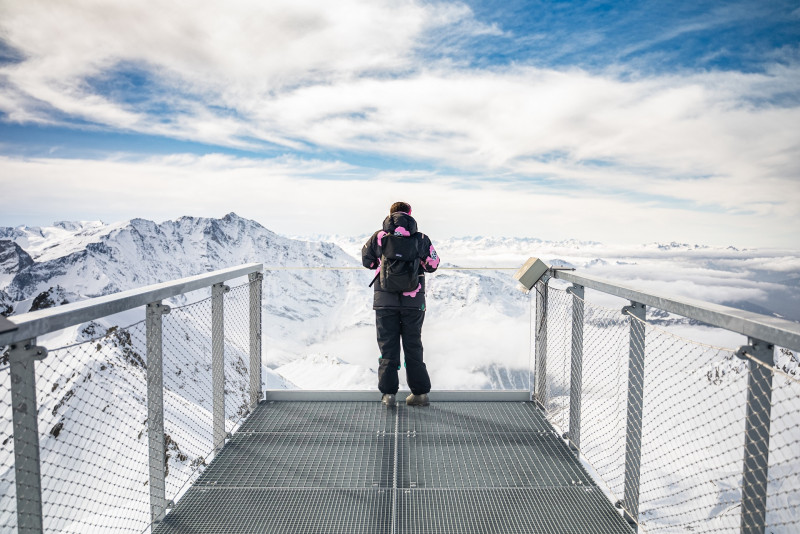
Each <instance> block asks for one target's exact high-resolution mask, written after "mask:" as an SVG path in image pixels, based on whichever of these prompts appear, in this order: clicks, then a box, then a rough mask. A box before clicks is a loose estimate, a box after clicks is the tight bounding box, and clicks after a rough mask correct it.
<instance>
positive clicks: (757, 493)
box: [737, 338, 775, 534]
mask: <svg viewBox="0 0 800 534" xmlns="http://www.w3.org/2000/svg"><path fill="white" fill-rule="evenodd" d="M748 341H749V343H750V345H749V346H744V347H741V348H740V349H739V352H738V353H737V355H738V356H739V357H740V358H744V359H748V360H750V358H749V357H752V358H753V359H755V360H756V361H749V362H748V364H749V367H750V369H749V373H748V375H747V415H746V416H745V429H744V467H743V472H742V519H741V533H742V534H764V532H765V529H766V515H767V484H768V479H767V475H768V471H769V431H770V420H771V419H770V418H771V408H772V376H773V374H774V372H773V366H774V365H775V360H774V354H775V346H774V345H772V344H770V343H767V342H765V341H761V340H759V339H752V338H750V339H748ZM748 356H749V357H748Z"/></svg>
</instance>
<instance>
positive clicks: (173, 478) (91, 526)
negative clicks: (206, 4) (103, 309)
mask: <svg viewBox="0 0 800 534" xmlns="http://www.w3.org/2000/svg"><path fill="white" fill-rule="evenodd" d="M250 285H251V284H244V285H242V286H239V287H236V288H233V289H232V290H231V291H230V292H229V293H228V294H226V295H225V297H224V302H225V360H224V361H225V391H226V398H225V416H226V421H225V425H226V429H227V430H228V431H233V430H234V429H235V428H236V427H237V426H238V424H239V423H240V422H241V421H242V420H243V418H244V417H246V415H247V414H248V413H249V409H250V408H249V394H248V385H249V374H250V371H249V302H248V289H249V286H250ZM74 330H75V337H74V338H73V339H75V343H73V344H70V345H68V346H63V347H61V348H56V349H50V350H49V351H48V354H47V357H46V358H44V359H43V360H42V361H37V362H36V363H35V377H36V396H37V408H38V427H39V438H38V439H39V454H40V470H41V487H42V511H43V526H44V531H45V532H89V531H92V532H94V531H112V532H137V533H138V532H142V531H145V530H147V528H148V526H149V524H150V513H151V511H150V488H149V471H148V430H147V417H148V409H147V349H146V344H147V339H146V338H147V335H146V324H145V321H142V322H139V323H136V324H133V325H131V326H127V327H118V326H112V327H110V328H109V327H107V326H103V325H102V324H101V323H99V322H90V323H88V324H84V325H81V327H78V328H76V329H74ZM66 334H69V332H66ZM57 339H63V336H59V337H58V338H57ZM40 344H42V343H40ZM162 350H163V377H164V449H165V450H164V457H165V466H166V479H165V483H166V498H167V499H168V500H169V499H174V500H177V498H178V497H179V496H180V495H181V493H182V492H183V491H185V489H186V488H187V487H188V486H189V484H190V483H191V482H192V481H193V480H194V479H196V477H197V476H199V474H200V473H201V472H202V469H203V468H204V466H205V465H206V464H207V463H208V460H209V456H210V455H211V454H212V451H213V447H212V445H211V424H212V420H211V411H212V404H213V398H212V395H211V299H205V300H201V301H199V302H197V303H194V304H189V305H186V306H181V307H174V308H173V309H172V310H171V312H170V313H169V314H168V315H164V316H163V345H162ZM9 383H10V372H9V366H8V365H7V364H5V363H4V364H2V365H0V385H1V386H2V390H0V391H2V397H0V418H1V419H0V424H2V425H3V426H2V428H3V429H7V430H6V431H4V435H3V436H2V438H0V439H1V440H2V441H0V444H2V447H1V448H0V465H1V466H2V467H1V468H0V469H1V471H0V524H2V525H3V529H7V530H9V531H15V530H16V528H17V526H18V521H19V518H18V516H17V503H16V488H15V474H14V469H15V459H14V438H13V426H12V415H11V397H10V387H9ZM31 447H33V444H30V445H29V446H27V447H25V448H24V449H23V450H25V451H28V450H31Z"/></svg>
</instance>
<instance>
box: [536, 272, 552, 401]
mask: <svg viewBox="0 0 800 534" xmlns="http://www.w3.org/2000/svg"><path fill="white" fill-rule="evenodd" d="M549 279H550V277H549V276H546V275H545V276H544V277H542V279H541V280H540V281H539V282H536V285H535V286H534V287H535V289H536V323H535V324H534V325H533V328H534V331H535V336H534V339H535V340H536V351H535V361H534V368H535V369H536V375H535V376H536V383H535V384H534V395H533V398H534V400H535V401H536V402H537V403H538V404H539V406H540V407H541V408H542V409H545V406H546V404H547V282H548V280H549Z"/></svg>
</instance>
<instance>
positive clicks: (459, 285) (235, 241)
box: [0, 213, 800, 531]
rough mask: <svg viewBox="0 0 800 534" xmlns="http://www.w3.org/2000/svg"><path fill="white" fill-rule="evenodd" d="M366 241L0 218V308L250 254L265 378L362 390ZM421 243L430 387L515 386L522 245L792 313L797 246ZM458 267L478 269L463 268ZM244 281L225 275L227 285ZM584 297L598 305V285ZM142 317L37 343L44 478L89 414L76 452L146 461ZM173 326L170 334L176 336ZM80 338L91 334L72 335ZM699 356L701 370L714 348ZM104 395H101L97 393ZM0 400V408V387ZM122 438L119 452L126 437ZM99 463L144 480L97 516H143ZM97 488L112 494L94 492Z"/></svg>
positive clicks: (195, 367)
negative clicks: (11, 224)
mask: <svg viewBox="0 0 800 534" xmlns="http://www.w3.org/2000/svg"><path fill="white" fill-rule="evenodd" d="M367 237H368V236H358V237H341V236H332V237H324V238H321V237H319V236H317V237H315V238H300V239H292V238H287V237H283V236H279V235H276V234H275V233H273V232H271V231H269V230H268V229H266V228H265V227H263V226H262V225H260V224H258V223H257V222H255V221H251V220H247V219H244V218H241V217H239V216H237V215H236V214H233V213H231V214H228V215H226V216H225V217H223V218H221V219H209V218H194V217H182V218H180V219H177V220H174V221H165V222H163V223H160V224H159V223H154V222H152V221H147V220H142V219H134V220H131V221H126V222H122V223H115V224H104V223H101V222H96V221H95V222H85V221H84V222H60V223H56V224H54V225H53V226H51V227H45V228H31V227H17V228H0V313H3V314H5V315H11V314H19V313H25V312H27V311H30V310H35V309H42V308H47V307H52V306H56V305H60V304H63V303H65V302H72V301H75V300H80V299H86V298H91V297H95V296H99V295H106V294H109V293H113V292H116V291H121V290H125V289H129V288H133V287H137V286H142V285H147V284H152V283H157V282H164V281H168V280H172V279H176V278H181V277H185V276H191V275H196V274H199V273H202V272H206V271H212V270H216V269H221V268H224V267H229V266H234V265H239V264H242V263H248V262H259V263H263V264H264V265H265V267H266V271H265V280H264V298H263V302H262V307H263V313H264V315H263V328H264V331H263V334H264V337H263V340H264V364H265V365H266V367H267V369H266V372H265V376H264V381H265V383H266V384H265V386H266V387H267V388H294V387H301V388H309V389H327V388H329V389H348V388H355V389H373V388H375V384H376V368H377V358H378V350H377V345H376V343H375V331H374V318H373V312H372V309H371V303H372V295H371V292H372V290H371V289H370V288H368V287H367V286H368V284H369V282H370V280H371V278H372V273H371V272H370V271H368V270H366V269H363V268H361V262H360V249H361V245H362V244H363V243H364V241H366V238H367ZM434 244H435V245H436V248H437V250H438V252H439V254H440V257H442V258H443V263H442V268H440V270H439V271H437V272H436V273H434V274H433V275H431V276H430V277H429V278H428V312H427V317H426V321H425V328H424V330H425V332H424V334H423V339H424V342H425V350H426V362H427V365H428V368H429V370H430V373H431V378H432V382H433V384H434V388H435V389H480V388H514V389H519V388H527V387H529V383H530V382H529V381H530V378H531V377H530V372H529V369H530V364H531V345H530V337H531V313H532V311H531V299H530V296H529V295H526V294H523V293H522V292H520V291H518V290H517V289H516V283H515V282H514V281H513V279H512V278H511V275H512V274H513V272H514V270H515V269H516V268H517V267H518V266H519V265H521V264H522V263H523V262H524V261H525V260H526V259H527V258H528V257H529V256H537V257H540V258H542V259H544V260H545V261H546V262H547V263H550V264H554V265H556V264H557V265H566V266H574V267H576V268H577V269H579V270H580V271H581V272H583V273H589V274H594V275H597V276H600V277H605V278H609V279H615V280H620V281H624V282H627V283H629V284H630V285H633V286H639V287H645V288H651V289H653V290H655V291H662V292H668V293H675V294H679V295H681V294H683V295H687V296H692V297H695V298H701V299H706V300H711V301H716V302H728V303H734V304H736V303H738V304H740V305H747V306H753V307H758V308H759V309H761V310H764V312H768V313H773V312H777V313H780V314H782V315H784V316H786V317H790V318H796V319H798V318H800V311H798V309H797V305H796V302H797V301H798V300H797V297H798V296H800V295H798V290H799V289H798V288H799V287H800V283H799V282H798V281H800V257H798V254H797V253H796V252H793V251H764V250H756V251H752V250H746V251H742V250H735V249H733V248H729V247H707V246H700V245H687V244H677V243H670V244H648V245H642V246H638V247H614V246H608V245H603V244H600V243H595V242H580V241H573V240H569V241H561V242H553V241H544V240H540V239H535V238H488V237H469V238H451V239H444V240H438V241H437V240H436V239H435V238H434ZM456 267H461V269H458V268H456ZM474 267H481V268H485V267H488V269H471V268H474ZM242 282H243V280H240V281H230V282H229V285H231V286H235V285H237V284H238V283H242ZM554 285H556V284H555V283H554ZM208 293H209V292H208V291H207V290H204V291H199V292H195V294H193V295H189V296H185V297H182V298H178V299H175V300H174V302H170V304H172V305H187V304H188V303H191V302H195V301H198V300H202V299H204V298H205V297H207V296H208ZM244 294H245V293H242V295H244ZM587 298H589V295H588V294H587ZM592 298H594V299H596V300H595V302H598V303H600V304H603V305H605V304H606V301H605V300H603V298H602V297H599V296H597V295H593V296H592ZM239 305H243V303H242V302H240V303H239ZM198 306H200V307H201V308H202V305H198ZM608 307H609V308H612V310H613V309H616V310H618V309H619V302H611V301H608ZM190 309H191V306H189V307H188V308H182V309H179V308H177V307H176V308H175V309H174V310H173V313H171V314H170V315H168V316H167V319H165V321H166V323H169V324H171V325H173V326H172V327H171V328H166V329H165V362H166V363H165V369H164V381H165V387H166V391H165V400H164V402H165V425H166V431H167V433H168V437H169V439H168V443H167V446H168V451H167V458H168V466H169V469H170V473H172V475H171V477H169V478H168V484H172V486H170V490H169V491H170V492H171V493H170V495H173V494H174V492H175V491H178V489H177V488H178V487H179V486H180V485H181V484H182V483H183V481H185V480H186V479H187V477H190V476H192V475H191V473H192V472H193V470H194V469H195V468H196V467H197V466H202V465H203V464H204V462H205V459H206V457H205V455H206V454H207V453H208V452H209V450H210V436H209V435H208V432H209V424H208V420H209V417H210V411H211V401H210V398H211V396H210V393H209V380H210V363H209V362H208V358H207V355H208V351H209V348H208V347H209V345H210V343H209V339H208V338H209V332H208V325H207V324H206V323H204V322H202V321H199V320H197V319H196V318H194V317H193V315H192V313H190V312H189V311H186V310H190ZM243 309H244V308H242V309H240V310H239V313H240V314H241V313H242V310H243ZM202 313H205V314H207V313H208V310H205V311H202ZM202 313H201V312H198V316H200V315H202ZM142 318H143V311H142V310H135V311H131V312H127V313H125V314H122V315H121V316H116V317H112V318H106V319H103V320H99V321H96V322H92V323H89V324H84V325H79V326H77V327H74V328H71V329H68V330H67V331H64V332H61V333H57V334H54V335H52V336H43V337H42V338H41V339H40V340H39V343H41V344H44V345H45V346H48V348H51V349H52V348H56V347H63V346H65V345H70V344H73V343H75V342H84V344H82V345H78V346H77V347H76V348H72V349H69V350H68V351H67V352H66V353H59V356H62V357H57V358H54V357H48V359H46V360H45V361H44V363H43V364H42V365H43V367H40V369H44V371H43V372H41V374H40V375H39V376H38V378H37V385H38V387H39V389H40V391H41V392H43V394H42V395H43V396H42V398H41V399H40V427H41V428H42V429H43V433H44V434H45V435H44V436H43V441H42V458H43V459H42V462H43V465H45V466H47V467H46V469H49V470H50V471H48V473H49V475H54V477H55V478H54V479H56V480H61V479H68V478H69V477H75V476H79V475H80V474H81V473H80V472H79V471H75V470H76V469H78V470H79V469H80V467H78V466H80V465H86V466H88V467H87V469H94V467H93V466H94V465H95V463H96V459H95V458H89V457H87V458H78V459H75V462H74V463H73V464H70V465H62V464H61V463H59V460H60V459H61V458H63V457H64V456H65V455H67V454H68V453H69V454H75V452H74V445H73V443H74V442H75V440H78V439H79V437H78V436H79V433H78V432H77V430H76V429H78V428H85V427H87V425H88V423H87V421H88V420H91V421H92V424H95V422H96V421H106V420H108V421H111V424H110V425H106V426H107V427H108V428H105V429H104V430H103V432H106V434H105V435H103V438H104V443H108V444H110V448H109V449H108V450H106V449H103V450H102V451H93V450H92V449H91V448H87V449H81V451H83V452H85V453H86V454H87V455H89V456H91V455H93V454H96V453H99V452H102V455H103V458H107V459H115V458H117V457H119V456H121V457H127V456H126V455H128V456H134V455H139V456H141V458H146V454H147V451H146V444H145V441H144V439H143V438H142V436H143V432H144V428H145V426H146V422H145V421H146V413H147V412H146V403H145V396H144V393H143V392H144V391H146V387H145V386H144V384H145V382H144V367H143V363H142V362H143V360H142V351H141V349H140V348H139V347H141V346H142V344H143V339H142V336H143V330H142V327H141V325H139V326H135V327H133V328H131V329H128V330H126V329H122V328H119V327H125V326H127V325H130V324H132V323H135V322H137V321H139V320H141V319H142ZM649 319H650V321H651V322H652V323H655V324H658V325H660V326H666V327H670V328H677V329H680V333H681V334H683V335H684V336H686V337H694V338H695V339H699V340H700V341H706V342H709V343H712V344H715V345H719V346H727V347H732V348H735V347H737V346H738V345H739V344H741V343H740V340H739V339H738V338H737V337H736V336H735V335H734V336H731V335H730V334H727V333H725V332H722V331H720V330H718V329H713V330H712V329H708V328H705V327H702V326H698V325H695V324H691V323H690V322H687V321H685V320H682V319H679V318H676V317H674V316H670V315H669V314H666V313H663V312H659V311H657V310H652V311H651V313H650V316H649ZM240 320H241V316H239V318H237V316H236V315H235V313H232V314H231V317H228V315H227V311H226V321H231V322H232V324H235V323H236V321H240ZM166 323H165V324H166ZM587 323H589V324H591V327H592V328H595V329H601V328H604V327H605V324H604V323H603V322H602V321H593V320H592V319H591V318H590V317H589V315H588V314H587ZM565 324H566V323H565ZM178 327H179V328H178ZM611 327H614V325H613V324H612V325H611ZM177 331H179V332H180V337H179V338H175V337H174V336H175V333H176V332H177ZM587 332H588V330H587ZM589 337H590V336H588V335H587V339H588V338H589ZM88 340H92V342H91V343H86V342H87V341H88ZM551 340H552V341H551V342H553V343H560V342H561V341H563V342H564V343H566V342H567V340H568V337H567V336H566V331H563V332H557V331H555V330H554V331H553V335H552V336H551ZM742 341H743V340H742ZM621 350H623V351H624V350H627V349H626V348H625V347H623V349H621ZM787 358H790V360H791V361H789V360H787V362H788V363H787V362H783V364H782V365H785V367H786V369H788V370H786V372H788V373H796V372H797V365H796V360H795V359H794V358H795V356H794V355H793V354H790V355H789V356H787ZM246 359H247V356H246V350H243V349H242V346H238V345H237V343H236V342H235V340H233V341H231V342H230V345H229V346H226V365H228V368H227V369H226V390H227V391H228V392H229V394H231V395H232V401H231V402H230V405H229V406H228V407H229V408H230V410H231V413H230V414H229V415H230V416H231V417H232V418H233V419H235V416H236V414H237V412H241V410H242V409H243V408H242V406H244V402H245V400H246V399H245V398H244V397H242V394H243V393H242V392H244V391H246V389H247V377H246V368H245V367H246V363H245V362H246ZM712 363H713V365H711V366H709V369H708V371H709V372H712V371H714V370H715V369H716V368H715V367H714V365H717V364H718V363H719V362H712ZM722 363H723V364H724V363H725V362H722ZM736 363H738V362H736ZM0 367H2V363H0ZM717 374H718V375H720V376H722V374H725V373H722V374H721V373H717ZM705 376H706V373H705V372H704V373H703V374H702V377H705ZM726 376H727V374H726ZM401 380H402V379H401ZM401 384H402V382H401ZM7 393H8V391H7V390H6V395H7ZM556 393H557V392H556ZM107 397H109V398H114V399H115V402H108V400H107ZM0 403H2V404H3V405H6V406H7V405H9V401H8V399H7V398H4V399H0ZM92 428H94V427H92ZM3 439H4V440H5V441H4V443H5V445H4V447H3V448H2V449H0V456H2V455H4V458H5V459H3V462H0V465H10V457H11V452H10V451H11V449H10V448H9V447H10V446H9V445H8V444H9V443H10V440H7V439H6V438H3ZM70 440H72V441H70ZM131 443H132V444H134V445H133V449H130V450H124V448H125V447H130V444H131ZM123 444H127V445H123ZM83 452H82V453H83ZM137 457H138V456H137ZM0 459H2V458H0ZM6 460H8V461H6ZM109 461H111V460H109ZM142 461H144V460H142ZM104 469H106V472H107V473H108V474H109V480H108V484H109V488H112V487H113V488H118V487H125V488H131V489H130V491H132V492H139V493H142V492H144V493H142V496H137V497H136V498H133V497H130V496H129V497H113V498H112V497H109V498H108V502H104V506H105V508H108V509H109V510H111V512H109V513H114V514H116V513H119V514H132V513H133V511H134V509H135V508H136V507H137V506H139V504H141V503H145V504H143V505H142V509H141V510H140V511H137V512H136V513H138V514H139V515H140V516H141V517H147V509H146V502H147V495H146V492H147V488H146V487H145V486H143V485H142V481H140V480H138V479H137V480H134V479H129V478H126V476H129V475H130V473H132V472H134V471H135V470H133V471H129V470H125V471H124V472H123V471H120V470H119V469H116V468H115V467H114V466H113V465H111V464H110V463H109V465H108V466H106V467H105V468H104ZM6 471H7V470H6ZM136 472H137V473H139V471H136ZM142 473H143V471H142ZM139 474H141V473H139ZM0 480H3V481H6V482H4V483H0V494H3V495H5V498H7V499H13V495H12V493H11V491H12V489H11V486H10V482H8V481H10V480H12V477H11V476H10V475H6V474H3V473H0ZM109 495H118V493H114V492H113V491H109ZM137 495H138V493H137ZM114 499H116V500H114ZM136 499H140V500H139V501H137V500H136ZM132 503H139V504H132ZM3 510H13V507H12V506H11V505H9V506H3V505H2V504H0V522H3V523H4V524H10V523H9V522H8V521H10V519H9V517H6V516H5V515H3V514H4V512H3ZM60 514H61V515H60V516H59V517H60V518H61V520H63V521H64V522H68V521H73V522H74V523H71V524H72V525H73V527H74V528H73V530H74V531H81V530H82V529H83V530H86V528H88V527H89V526H91V525H92V522H91V521H92V520H93V519H92V518H90V517H87V516H82V515H81V514H80V508H78V507H72V508H68V509H65V510H62V511H60ZM120 517H127V516H123V515H120ZM97 521H98V522H100V520H99V519H98V520H97ZM98 524H99V523H98ZM67 530H69V528H67Z"/></svg>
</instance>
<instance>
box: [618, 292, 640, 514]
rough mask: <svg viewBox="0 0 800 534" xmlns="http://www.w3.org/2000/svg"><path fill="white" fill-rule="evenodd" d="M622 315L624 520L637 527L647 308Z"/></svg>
mask: <svg viewBox="0 0 800 534" xmlns="http://www.w3.org/2000/svg"><path fill="white" fill-rule="evenodd" d="M622 313H627V314H628V315H630V316H631V322H630V345H629V350H628V409H627V410H628V413H627V417H626V424H625V498H624V500H623V508H624V510H625V518H626V519H627V520H628V521H629V522H630V523H631V524H633V525H634V527H635V525H636V524H637V522H638V520H639V476H640V474H641V464H642V411H643V410H642V408H643V406H644V349H645V323H644V321H645V313H646V307H645V305H644V304H639V303H638V302H633V301H631V305H630V306H625V307H624V308H623V309H622Z"/></svg>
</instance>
